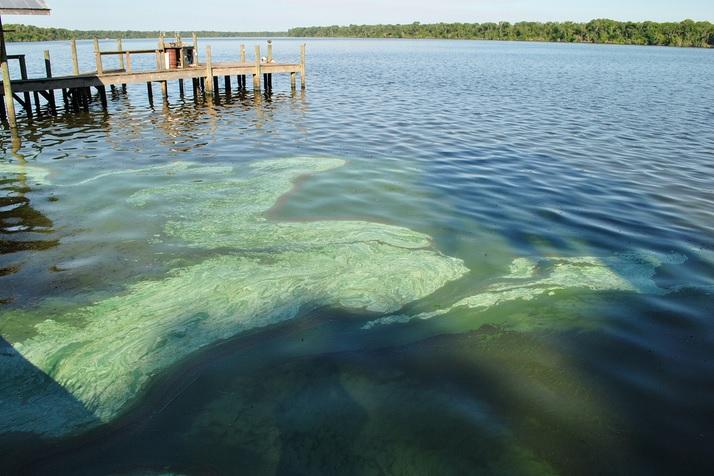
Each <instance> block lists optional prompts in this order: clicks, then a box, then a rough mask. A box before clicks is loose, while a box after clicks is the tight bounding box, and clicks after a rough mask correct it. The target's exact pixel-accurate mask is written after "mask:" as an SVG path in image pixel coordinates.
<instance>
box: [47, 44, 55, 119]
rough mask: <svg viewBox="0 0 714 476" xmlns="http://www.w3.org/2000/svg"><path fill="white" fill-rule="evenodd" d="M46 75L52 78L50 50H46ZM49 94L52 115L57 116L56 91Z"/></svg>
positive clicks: (50, 91)
mask: <svg viewBox="0 0 714 476" xmlns="http://www.w3.org/2000/svg"><path fill="white" fill-rule="evenodd" d="M45 74H46V75H47V77H48V78H51V77H52V62H51V61H50V50H45ZM47 93H48V94H49V103H50V110H51V111H52V114H57V104H56V103H55V90H54V89H50V90H49V91H47Z"/></svg>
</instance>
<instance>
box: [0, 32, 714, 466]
mask: <svg viewBox="0 0 714 476" xmlns="http://www.w3.org/2000/svg"><path fill="white" fill-rule="evenodd" d="M239 43H240V42H239V41H234V40H216V42H215V43H214V45H213V46H214V51H215V52H214V56H215V57H217V60H221V55H223V56H224V57H230V56H231V54H233V52H234V50H235V49H236V48H237V45H238V44H239ZM282 43H284V44H282ZM141 44H142V42H141V41H137V42H136V45H137V47H138V46H139V45H141ZM46 46H47V45H40V44H38V45H28V46H27V47H28V48H30V49H32V48H36V49H38V51H40V52H41V50H42V49H43V48H44V47H46ZM50 48H59V46H57V45H54V44H52V45H50ZM80 48H87V49H90V50H91V42H88V43H86V44H85V43H82V44H80ZM281 49H285V50H286V51H293V50H294V51H297V48H293V47H292V46H291V44H290V40H276V51H280V50H281ZM11 52H12V51H11ZM310 52H311V58H313V60H312V61H314V63H311V71H313V73H312V74H314V79H313V80H312V81H311V84H310V89H309V90H308V91H306V92H297V93H291V92H290V90H289V85H288V84H287V79H286V80H285V81H284V84H281V83H280V78H274V81H275V89H274V92H273V94H264V93H259V94H254V93H253V92H239V91H237V90H235V91H231V92H230V94H226V93H225V92H223V91H222V92H221V95H220V97H219V98H218V100H217V101H213V102H211V101H204V100H202V99H201V100H199V101H194V98H193V97H191V96H190V95H187V96H186V97H184V98H180V97H179V94H178V91H177V90H176V85H172V86H171V88H173V89H171V90H170V92H169V99H168V101H165V102H164V101H160V100H159V101H156V100H155V102H154V104H153V106H151V105H149V104H148V102H147V101H146V97H145V96H146V90H145V86H143V85H142V86H130V87H129V89H128V92H127V93H126V94H124V93H122V92H116V93H115V94H113V95H112V96H111V105H110V111H111V113H110V114H104V113H102V112H101V111H100V110H99V105H98V104H97V103H94V104H92V106H91V109H92V110H91V111H90V112H89V113H79V114H61V115H59V116H57V117H43V118H41V119H39V120H35V121H34V122H33V123H32V124H27V125H24V126H23V127H24V129H23V130H22V131H21V136H22V138H23V141H22V143H19V142H17V141H15V142H13V138H12V137H11V136H9V135H7V134H3V135H2V136H1V137H0V139H1V140H2V149H3V152H4V154H3V158H2V159H0V177H1V180H2V182H1V183H2V198H0V200H2V202H0V217H1V218H2V224H1V225H0V226H2V229H1V230H0V240H2V241H1V242H0V246H2V254H1V255H0V299H2V303H0V334H1V335H2V341H1V342H0V367H1V368H2V370H3V372H2V373H0V423H2V425H0V427H1V428H3V429H4V431H3V430H0V452H2V454H3V455H12V456H11V457H6V456H4V457H3V459H2V462H0V473H4V472H9V473H13V472H18V471H21V470H22V471H25V472H34V473H42V474H63V473H64V474H97V473H100V474H103V473H114V474H137V473H139V474H144V473H145V474H163V473H167V472H173V473H182V474H212V473H213V474H226V473H235V472H238V471H240V472H247V473H250V474H275V473H296V474H312V473H336V472H339V473H367V472H369V473H409V474H419V473H421V474H434V473H439V474H441V473H454V474H464V473H467V474H469V473H474V472H477V473H485V474H513V473H518V474H591V473H592V474H602V473H622V474H657V473H659V474H672V473H676V472H681V471H682V469H683V468H686V472H687V473H690V474H695V473H702V474H706V472H707V469H708V468H709V467H711V464H710V462H711V461H710V459H711V457H710V447H711V441H712V438H713V437H714V435H712V434H711V428H713V427H714V421H712V417H711V415H712V414H714V412H712V403H711V398H710V396H711V390H712V389H713V388H714V381H712V375H714V368H712V365H714V364H713V363H712V362H713V361H712V359H711V349H712V344H714V341H713V340H714V332H713V331H712V329H713V328H712V326H711V322H710V319H709V315H710V309H711V307H712V294H711V293H712V289H714V288H713V287H712V286H713V285H714V283H712V279H711V276H712V275H713V274H714V273H713V272H712V270H713V269H714V259H713V258H712V256H714V255H712V251H711V250H713V249H714V242H713V241H712V236H714V228H712V226H713V224H714V214H713V212H712V210H713V209H714V207H712V203H714V195H712V190H714V182H712V177H714V174H712V171H713V170H712V163H711V152H712V150H714V135H713V134H712V130H711V128H709V127H705V126H704V125H705V124H708V123H710V122H711V121H710V119H711V111H710V110H709V109H707V107H706V106H703V105H705V104H709V103H711V100H712V99H714V98H712V97H710V96H711V91H712V90H711V88H708V87H707V85H708V82H709V81H710V79H711V75H712V72H713V71H712V68H713V67H714V66H712V63H711V62H710V61H708V59H709V58H708V57H707V58H704V55H708V54H709V52H706V51H695V50H691V51H690V50H670V49H659V48H652V49H640V48H616V47H607V46H587V45H538V44H501V43H481V42H447V41H424V42H413V41H341V40H330V41H315V42H314V43H313V44H311V45H310ZM40 57H41V54H40ZM80 57H82V54H80ZM88 57H91V55H89V56H88ZM55 58H56V59H55ZM62 58H63V56H62V53H61V51H57V52H56V53H55V52H54V51H53V59H55V61H56V62H57V63H58V65H57V69H58V71H61V70H62V68H63V67H64V66H67V67H70V65H69V63H67V64H66V65H65V64H63V62H62V61H63V60H62ZM281 59H283V58H281ZM285 59H286V60H289V58H285ZM356 65H357V66H356ZM360 65H362V66H364V68H365V71H370V74H369V75H355V68H356V67H358V66H360ZM428 65H431V66H434V65H441V66H444V67H430V68H424V66H428ZM446 66H448V68H447V67H446ZM30 68H34V66H33V65H32V64H31V65H30ZM38 68H39V66H38ZM447 70H448V71H449V72H450V73H449V76H448V77H445V76H444V71H447ZM604 72H606V74H605V73H604ZM405 78H412V79H413V78H419V81H414V80H409V81H405V80H404V79H405ZM221 84H222V82H221ZM445 84H448V85H449V87H448V88H445V87H442V86H443V85H445ZM187 92H188V91H187ZM155 99H158V97H157V96H155ZM338 165H340V166H338ZM318 172H319V173H318ZM45 415H51V417H52V418H46V417H45ZM100 421H101V423H100ZM157 435H158V437H157Z"/></svg>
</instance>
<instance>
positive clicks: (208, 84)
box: [204, 45, 213, 95]
mask: <svg viewBox="0 0 714 476" xmlns="http://www.w3.org/2000/svg"><path fill="white" fill-rule="evenodd" d="M204 84H205V91H206V94H209V95H213V60H212V59H211V45H208V46H206V81H205V83H204Z"/></svg>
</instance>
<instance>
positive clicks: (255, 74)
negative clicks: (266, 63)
mask: <svg viewBox="0 0 714 476" xmlns="http://www.w3.org/2000/svg"><path fill="white" fill-rule="evenodd" d="M253 89H254V90H255V91H260V45H255V72H253Z"/></svg>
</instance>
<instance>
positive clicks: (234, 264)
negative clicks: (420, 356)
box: [0, 158, 681, 436]
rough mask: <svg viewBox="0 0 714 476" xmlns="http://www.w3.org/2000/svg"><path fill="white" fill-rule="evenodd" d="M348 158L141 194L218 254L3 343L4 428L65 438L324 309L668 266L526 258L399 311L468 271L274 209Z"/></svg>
mask: <svg viewBox="0 0 714 476" xmlns="http://www.w3.org/2000/svg"><path fill="white" fill-rule="evenodd" d="M342 165H344V161H342V160H339V159H324V158H293V159H281V160H269V161H261V162H257V163H254V164H252V165H251V166H249V167H247V168H241V169H240V170H236V171H234V172H232V173H227V169H226V167H217V169H218V170H217V171H218V172H219V173H218V174H214V175H212V176H211V177H212V178H211V179H210V180H205V181H193V180H190V179H191V178H192V176H191V171H192V169H193V167H194V166H193V165H190V164H189V165H186V166H182V167H175V168H174V169H173V170H174V171H175V172H176V177H177V180H176V181H175V182H176V183H171V184H170V185H167V186H162V187H156V188H151V189H147V190H143V191H140V192H138V193H136V194H134V195H133V196H131V197H130V198H129V202H130V203H131V204H132V205H134V206H135V207H137V209H138V210H139V211H140V212H143V213H149V214H151V213H155V214H156V215H157V219H162V220H166V226H165V235H166V239H173V240H176V241H177V242H180V243H183V244H185V245H188V246H191V247H197V248H201V249H206V250H214V252H213V253H211V254H210V256H211V257H210V258H207V259H205V260H204V261H202V262H200V263H198V264H194V265H190V266H185V267H182V268H179V269H175V270H173V271H172V272H170V273H169V274H168V275H167V276H165V277H164V278H163V279H160V280H152V281H140V282H138V283H135V284H133V285H130V286H128V287H127V288H126V289H125V291H124V292H123V293H121V294H120V295H117V296H114V297H111V298H108V299H104V300H100V301H98V302H96V303H94V304H91V305H88V306H81V307H80V306H78V307H77V308H76V309H74V310H70V311H65V312H63V313H62V314H61V315H59V316H56V317H54V318H48V319H46V320H44V321H42V322H40V323H39V324H36V325H35V329H34V334H33V335H32V336H31V337H28V338H26V339H24V340H19V341H16V342H10V344H11V347H10V346H6V347H7V349H5V348H3V349H0V350H2V352H0V368H2V369H3V371H2V373H1V374H0V406H1V407H2V412H1V413H0V428H2V430H0V432H28V433H38V434H42V435H45V436H62V435H65V434H72V433H77V432H80V431H84V430H86V429H89V428H91V427H94V426H96V425H99V424H101V423H102V422H107V421H110V420H112V419H114V418H116V417H117V416H118V415H119V414H120V413H121V412H122V411H123V410H125V409H126V408H127V407H128V406H129V405H130V404H131V403H133V402H134V401H135V399H136V398H137V397H138V396H139V395H140V393H141V391H142V390H143V389H144V388H145V386H146V384H147V382H148V381H149V380H150V378H151V377H152V376H154V375H156V374H158V373H160V372H161V371H162V370H165V369H167V368H168V367H170V366H171V365H172V364H174V363H176V362H178V361H180V360H181V359H183V358H185V357H187V356H189V355H190V354H192V353H194V352H195V351H197V350H199V349H201V348H204V347H206V346H209V345H211V344H214V343H216V342H219V341H221V340H224V339H227V338H230V337H233V336H235V335H237V334H239V333H241V332H243V331H246V330H249V329H254V328H258V327H263V326H267V325H271V324H275V323H278V322H281V321H284V320H287V319H291V318H294V317H296V316H298V315H299V314H301V313H305V312H309V311H311V310H315V309H318V308H324V307H335V308H346V309H358V310H367V311H371V312H374V313H379V314H382V315H387V317H385V318H382V319H380V320H377V321H373V322H371V323H369V324H367V325H366V326H365V328H373V327H375V326H376V325H377V324H385V323H392V322H404V321H408V320H410V319H413V318H419V319H426V318H430V317H436V316H437V315H441V314H446V313H447V312H448V311H449V310H450V309H452V308H454V307H463V306H466V307H471V308H484V307H491V306H495V305H497V304H499V303H501V302H504V301H508V300H514V299H534V298H535V297H536V296H538V295H540V294H543V293H550V292H555V291H559V290H562V289H570V288H573V289H586V290H590V291H634V292H654V293H657V292H659V291H660V290H659V288H657V287H656V286H655V285H654V283H653V282H652V279H651V278H652V276H653V274H654V269H655V268H656V266H658V265H659V264H660V262H661V261H657V260H655V259H650V258H646V257H621V258H617V259H611V260H607V259H605V260H597V259H595V258H570V259H559V260H548V259H536V260H531V261H527V260H523V259H520V260H516V261H515V262H514V264H513V267H512V270H511V274H510V275H507V276H505V277H504V278H503V279H502V280H501V281H502V282H501V283H500V284H495V285H493V286H491V287H489V288H487V289H484V290H483V291H482V292H480V293H478V294H476V295H474V296H471V297H467V298H464V299H463V300H462V301H459V302H457V303H456V304H454V305H453V306H451V307H449V308H446V309H442V310H439V311H435V312H432V313H427V314H423V315H417V316H401V315H394V313H396V312H398V311H400V309H402V308H403V307H404V306H405V305H406V304H408V303H411V302H414V301H417V300H420V299H423V298H425V297H427V296H429V295H431V294H432V293H434V292H435V291H437V290H438V289H440V288H442V287H443V286H444V285H446V284H447V283H449V282H451V281H454V280H457V279H459V278H461V277H463V276H464V275H466V274H467V273H468V269H467V268H466V267H465V266H464V264H463V262H462V261H461V260H460V259H457V258H453V257H449V256H445V255H443V254H441V253H439V252H438V251H437V250H435V249H434V248H433V247H432V245H431V239H430V237H429V236H427V235H424V234H422V233H418V232H415V231H412V230H410V229H407V228H403V227H398V226H390V225H384V224H379V223H371V222H366V221H339V220H334V221H314V222H277V221H272V220H269V219H267V218H266V217H265V214H266V212H267V211H268V210H269V209H270V208H271V207H273V206H274V205H275V203H276V202H277V201H278V199H279V198H280V197H281V196H283V195H285V194H286V193H288V192H289V191H290V190H291V188H292V187H293V184H294V182H295V180H296V179H298V178H299V177H301V176H304V175H308V174H314V173H319V172H324V171H327V170H330V169H334V168H337V167H340V166H342ZM195 168H197V169H199V170H200V171H201V173H206V172H207V171H210V170H209V169H210V168H209V167H205V166H198V165H196V166H195ZM146 170H149V169H143V171H146ZM155 173H160V170H159V169H157V170H156V171H155ZM209 175H210V174H209ZM91 180H93V179H90V181H91ZM97 180H98V179H97ZM670 261H675V262H676V261H681V260H680V259H679V258H672V259H670ZM45 307H46V306H45ZM13 313H19V314H23V313H24V314H25V315H27V314H28V313H31V314H36V315H47V313H48V309H44V308H43V306H40V307H39V308H38V309H34V310H23V311H11V312H9V313H6V317H12V316H10V315H11V314H13ZM16 319H19V318H18V317H16ZM34 322H37V320H36V319H35V320H34ZM48 414H49V415H51V416H48Z"/></svg>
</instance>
